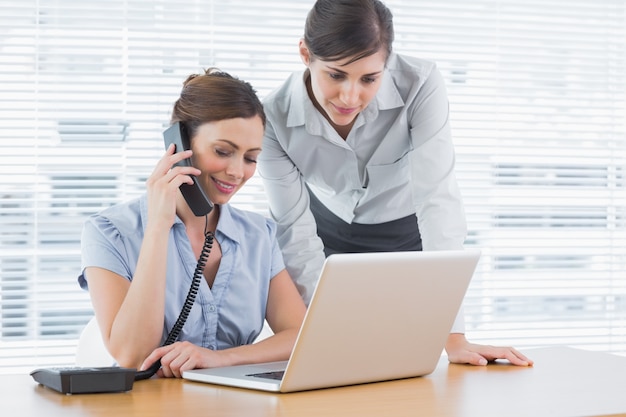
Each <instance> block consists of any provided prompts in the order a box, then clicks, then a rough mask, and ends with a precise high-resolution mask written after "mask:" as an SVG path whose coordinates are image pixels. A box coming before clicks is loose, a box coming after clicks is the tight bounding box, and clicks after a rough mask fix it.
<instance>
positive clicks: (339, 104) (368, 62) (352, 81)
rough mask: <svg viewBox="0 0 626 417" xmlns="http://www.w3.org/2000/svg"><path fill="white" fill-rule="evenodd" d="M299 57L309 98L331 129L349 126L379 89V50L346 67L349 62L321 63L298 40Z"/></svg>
mask: <svg viewBox="0 0 626 417" xmlns="http://www.w3.org/2000/svg"><path fill="white" fill-rule="evenodd" d="M300 57H301V58H302V62H304V64H305V65H306V66H307V67H308V68H309V71H310V74H311V76H310V85H309V86H308V90H309V96H310V97H311V100H313V102H314V104H315V106H316V107H317V109H318V110H319V111H320V112H321V113H322V114H323V115H324V117H325V118H326V119H327V120H328V121H329V122H330V123H331V124H332V125H333V126H335V128H337V127H342V126H351V124H352V123H353V122H354V119H355V118H356V116H357V115H358V114H359V113H360V112H361V111H363V109H365V108H366V107H367V105H368V104H369V103H370V102H371V101H372V100H373V99H374V97H375V96H376V93H377V92H378V89H379V88H380V84H381V80H382V76H383V71H384V69H385V59H386V54H385V52H383V51H379V52H377V53H375V54H373V55H370V56H367V57H364V58H361V59H358V60H356V61H354V62H351V63H349V64H347V65H346V62H349V61H350V59H345V60H341V61H322V60H321V59H316V58H315V57H313V56H312V55H311V53H310V52H309V50H308V48H307V47H306V44H305V43H304V41H300Z"/></svg>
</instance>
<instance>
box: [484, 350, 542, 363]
mask: <svg viewBox="0 0 626 417" xmlns="http://www.w3.org/2000/svg"><path fill="white" fill-rule="evenodd" d="M489 348H490V349H488V351H486V352H484V353H483V354H482V356H483V357H484V358H485V359H487V360H489V361H495V360H497V359H506V360H508V361H509V362H511V364H513V365H516V366H532V365H533V361H532V360H530V359H529V358H527V357H526V356H525V355H524V354H522V353H521V352H519V351H518V350H516V349H514V348H512V347H497V348H496V347H492V346H489Z"/></svg>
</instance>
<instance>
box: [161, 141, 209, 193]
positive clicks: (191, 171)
mask: <svg viewBox="0 0 626 417" xmlns="http://www.w3.org/2000/svg"><path fill="white" fill-rule="evenodd" d="M174 149H175V147H174V145H170V146H169V147H168V148H167V150H166V151H165V154H164V155H163V157H161V159H160V160H159V162H158V163H157V165H156V167H155V169H154V172H153V176H157V177H169V178H167V179H168V182H170V181H172V179H174V178H176V177H177V176H178V175H181V174H184V175H186V176H187V178H184V179H183V181H182V182H181V184H182V183H185V182H186V183H191V182H193V181H192V180H191V178H190V177H188V176H189V175H200V173H201V172H200V170H199V169H197V168H194V167H192V166H191V165H189V166H176V164H177V163H179V162H181V161H183V160H185V159H188V158H191V155H192V154H193V152H192V151H191V150H186V151H183V152H176V153H174Z"/></svg>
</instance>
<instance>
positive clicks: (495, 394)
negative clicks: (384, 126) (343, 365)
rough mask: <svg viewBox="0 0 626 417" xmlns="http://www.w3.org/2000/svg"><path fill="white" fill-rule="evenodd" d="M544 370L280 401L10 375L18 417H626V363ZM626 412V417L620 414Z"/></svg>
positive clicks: (458, 368) (450, 371)
mask: <svg viewBox="0 0 626 417" xmlns="http://www.w3.org/2000/svg"><path fill="white" fill-rule="evenodd" d="M525 353H526V354H527V355H528V356H530V357H531V358H532V359H533V360H534V361H535V366H534V367H530V368H519V367H514V366H511V365H508V364H506V363H496V364H492V365H489V366H487V367H473V366H469V365H454V364H448V362H447V360H446V359H445V358H442V360H441V362H440V363H439V365H438V366H437V369H436V370H435V372H433V373H432V374H431V375H428V376H425V377H421V378H410V379H405V380H398V381H389V382H381V383H374V384H364V385H359V386H350V387H342V388H332V389H323V390H316V391H308V392H299V393H292V394H272V393H264V392H258V391H251V390H245V389H237V388H227V387H218V386H214V385H209V384H202V383H196V382H190V381H183V380H179V379H151V380H145V381H137V382H135V384H134V387H133V389H132V391H130V392H126V393H118V394H80V395H63V394H59V393H57V392H56V391H52V390H50V389H48V388H45V387H43V386H41V385H38V384H37V383H36V382H35V381H34V380H33V379H32V378H31V377H30V375H1V376H0V389H1V394H0V398H2V409H3V410H7V411H9V410H10V411H11V412H12V415H16V416H37V417H39V416H47V417H57V416H63V417H70V416H94V417H99V416H102V417H110V416H163V417H171V416H179V417H186V416H196V415H211V416H233V417H234V416H237V417H241V416H311V417H313V416H315V417H319V416H359V417H367V416H376V417H380V416H388V415H393V416H417V415H425V416H480V417H486V416H498V417H501V416H508V417H515V416H524V417H527V416H532V417H540V416H548V415H549V416H597V415H604V416H606V415H624V416H626V394H625V393H626V357H622V356H617V355H610V354H606V353H599V352H591V351H585V350H579V349H573V348H568V347H554V348H542V349H531V350H527V351H525ZM620 413H622V414H620Z"/></svg>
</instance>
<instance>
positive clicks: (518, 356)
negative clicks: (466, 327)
mask: <svg viewBox="0 0 626 417" xmlns="http://www.w3.org/2000/svg"><path fill="white" fill-rule="evenodd" d="M446 352H447V354H448V360H449V361H450V362H452V363H467V364H470V365H487V363H489V362H493V361H495V360H496V359H506V360H508V361H509V362H511V363H512V364H513V365H518V366H532V365H533V361H532V360H531V359H529V358H527V357H526V356H524V355H523V354H522V353H521V352H519V351H517V350H516V349H514V348H512V347H497V346H489V345H477V344H474V343H470V342H468V341H467V339H466V338H465V335H464V334H462V333H451V334H450V335H449V336H448V341H447V342H446Z"/></svg>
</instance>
